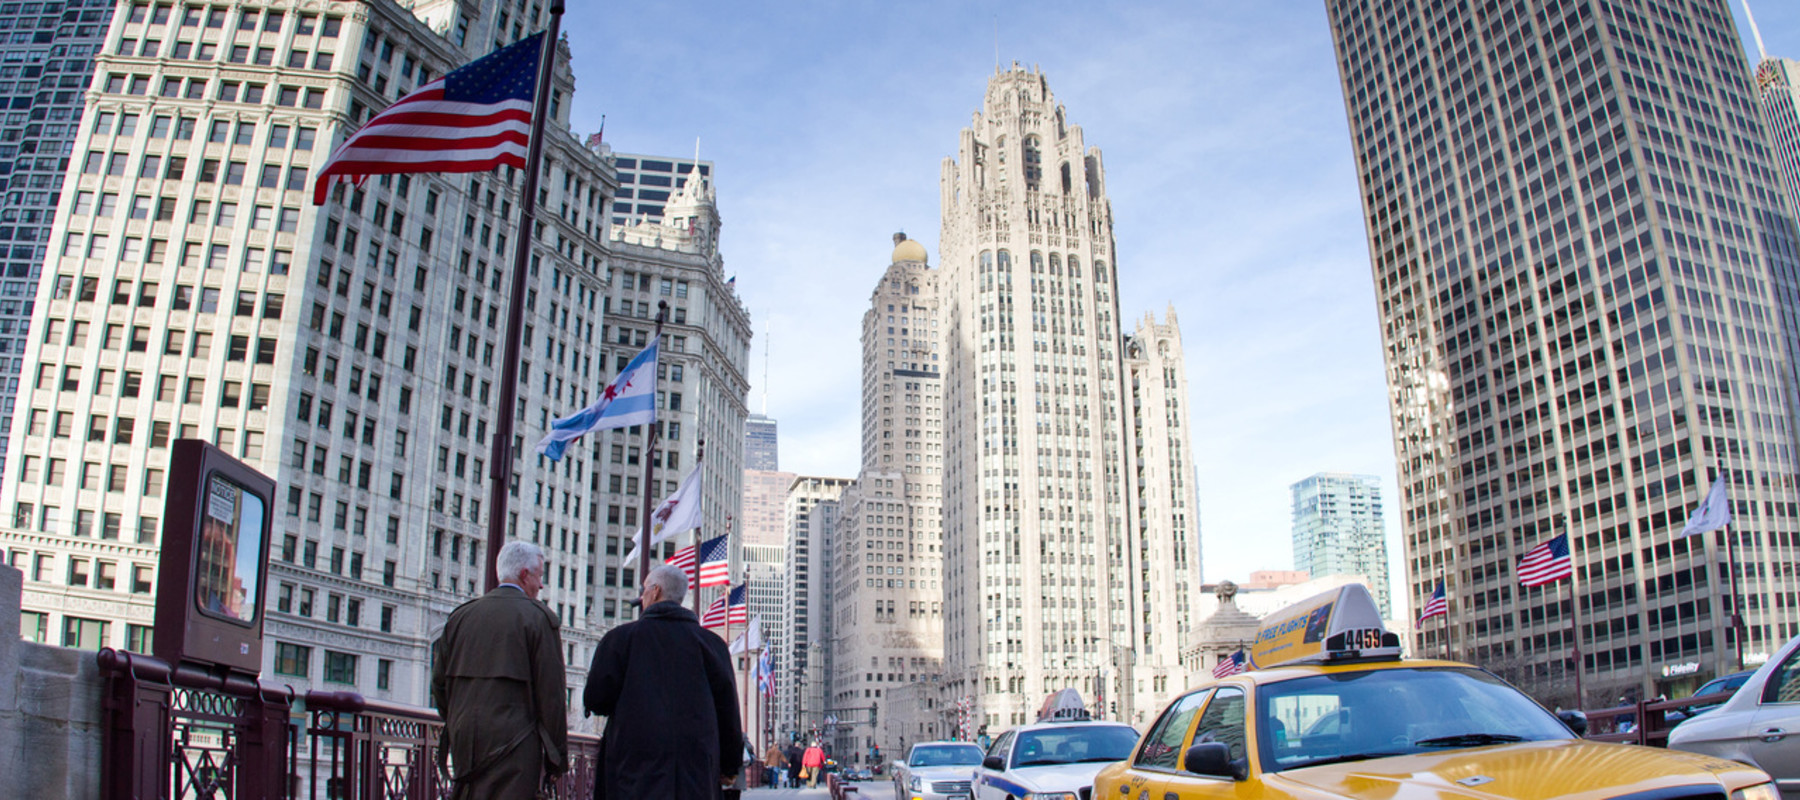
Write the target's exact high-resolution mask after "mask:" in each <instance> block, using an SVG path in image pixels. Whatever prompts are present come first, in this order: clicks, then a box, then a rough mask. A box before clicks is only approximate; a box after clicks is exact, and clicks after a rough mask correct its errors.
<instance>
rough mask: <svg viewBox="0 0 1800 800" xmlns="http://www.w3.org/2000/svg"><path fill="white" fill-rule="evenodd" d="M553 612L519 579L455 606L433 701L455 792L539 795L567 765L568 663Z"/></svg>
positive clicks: (435, 673)
mask: <svg viewBox="0 0 1800 800" xmlns="http://www.w3.org/2000/svg"><path fill="white" fill-rule="evenodd" d="M560 628H561V625H560V624H559V622H558V620H557V618H556V615H555V614H553V613H551V611H550V609H549V608H547V607H545V606H544V604H543V603H540V602H538V601H536V600H533V599H531V598H529V597H526V596H525V593H524V592H523V591H520V590H519V589H518V587H515V586H500V587H496V588H495V589H494V590H493V591H490V592H488V593H487V594H484V595H482V596H480V597H477V598H475V599H474V600H470V601H469V602H467V603H464V604H462V605H461V606H459V607H457V609H456V610H455V611H453V612H451V614H450V621H449V623H447V624H446V625H445V626H444V635H443V638H441V639H439V640H438V641H437V642H435V643H434V644H433V659H432V667H431V700H432V704H433V705H435V706H437V709H438V713H439V714H441V715H442V716H443V718H444V740H443V741H442V742H440V743H439V747H441V748H444V749H445V750H447V751H448V753H449V757H450V770H451V775H452V776H453V778H454V780H455V783H454V788H453V789H452V792H451V796H452V797H453V798H456V800H463V799H464V798H506V799H508V800H510V798H524V799H525V800H530V798H534V797H536V796H537V792H538V788H539V786H540V785H541V783H542V781H543V780H544V778H546V777H553V776H556V775H559V774H561V773H562V772H563V770H565V769H567V768H568V715H567V707H566V706H565V705H564V703H565V701H564V699H563V698H564V693H565V685H566V684H565V681H566V674H567V673H566V668H565V667H564V665H563V652H562V633H561V630H560Z"/></svg>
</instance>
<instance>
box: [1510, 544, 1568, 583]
mask: <svg viewBox="0 0 1800 800" xmlns="http://www.w3.org/2000/svg"><path fill="white" fill-rule="evenodd" d="M1574 573H1575V565H1574V561H1573V560H1572V559H1570V558H1569V535H1568V534H1566V533H1564V534H1559V535H1558V536H1557V537H1556V538H1554V539H1551V540H1550V541H1548V542H1545V543H1543V544H1540V545H1538V546H1537V547H1533V548H1531V549H1530V550H1527V551H1525V557H1524V558H1521V559H1519V582H1520V583H1523V584H1525V585H1526V586H1542V585H1544V584H1546V583H1555V582H1557V581H1560V580H1562V579H1563V578H1567V577H1569V576H1570V575H1573V574H1574Z"/></svg>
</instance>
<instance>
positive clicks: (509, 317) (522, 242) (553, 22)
mask: <svg viewBox="0 0 1800 800" xmlns="http://www.w3.org/2000/svg"><path fill="white" fill-rule="evenodd" d="M562 14H563V0H550V27H549V28H548V29H546V30H545V31H544V43H543V45H542V47H541V48H540V49H539V53H538V75H537V89H536V93H535V94H534V95H532V100H531V143H530V144H529V145H528V146H527V147H526V148H525V186H524V191H523V194H522V195H521V197H520V198H519V227H518V231H517V238H518V240H519V244H518V248H517V249H516V250H515V255H514V257H513V267H512V296H511V297H510V298H509V300H508V304H507V310H506V345H505V351H504V355H502V356H501V359H500V413H499V415H498V418H497V419H495V420H494V444H493V446H492V448H491V449H490V450H489V464H488V467H489V469H488V476H489V481H490V485H489V487H488V537H487V589H488V590H489V591H491V590H493V589H494V588H495V587H497V586H499V585H500V575H499V571H500V569H499V567H500V547H501V545H504V544H505V543H506V523H507V518H508V515H507V508H506V505H507V497H508V496H509V495H510V494H511V493H512V492H511V489H512V474H513V418H514V417H515V416H517V415H518V413H519V409H518V406H519V339H520V335H521V334H522V333H523V332H524V330H525V273H526V267H527V266H528V265H529V264H530V262H531V240H532V236H531V231H532V229H533V228H535V227H537V184H538V170H539V169H541V168H542V167H541V165H542V163H543V159H544V125H545V123H546V122H548V121H549V118H550V82H551V77H552V76H553V75H554V74H555V70H556V40H557V35H558V32H559V31H560V30H561V29H562Z"/></svg>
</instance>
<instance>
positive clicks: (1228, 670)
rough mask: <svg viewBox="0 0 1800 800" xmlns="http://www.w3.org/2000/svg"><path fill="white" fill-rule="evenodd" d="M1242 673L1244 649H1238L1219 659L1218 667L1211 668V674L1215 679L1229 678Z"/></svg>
mask: <svg viewBox="0 0 1800 800" xmlns="http://www.w3.org/2000/svg"><path fill="white" fill-rule="evenodd" d="M1243 671H1244V648H1242V647H1240V648H1238V651H1237V652H1235V653H1232V654H1231V655H1230V656H1227V657H1225V658H1221V659H1219V664H1218V666H1215V667H1213V671H1212V674H1213V677H1215V678H1229V677H1231V676H1233V675H1236V674H1238V673H1240V672H1243Z"/></svg>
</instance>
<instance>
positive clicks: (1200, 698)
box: [1133, 689, 1212, 770]
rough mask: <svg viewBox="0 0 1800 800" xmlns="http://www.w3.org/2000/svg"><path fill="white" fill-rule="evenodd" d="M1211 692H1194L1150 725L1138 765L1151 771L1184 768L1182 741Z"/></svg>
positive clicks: (1139, 751) (1170, 707)
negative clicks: (1182, 762)
mask: <svg viewBox="0 0 1800 800" xmlns="http://www.w3.org/2000/svg"><path fill="white" fill-rule="evenodd" d="M1211 695H1212V690H1210V689H1203V690H1201V691H1198V692H1194V693H1193V694H1190V695H1188V696H1186V697H1183V698H1181V699H1180V700H1177V701H1175V703H1174V704H1173V705H1170V706H1169V710H1167V711H1164V712H1163V715H1162V718H1161V719H1158V720H1157V721H1156V724H1155V725H1152V726H1150V733H1149V734H1148V735H1146V736H1145V737H1144V745H1143V747H1142V748H1140V749H1139V750H1138V755H1137V760H1136V761H1135V762H1133V763H1134V764H1135V765H1136V766H1140V767H1148V768H1150V769H1168V770H1173V769H1178V768H1180V766H1181V763H1180V762H1181V742H1182V740H1184V739H1186V738H1187V732H1188V728H1190V727H1192V726H1193V724H1194V715H1196V714H1199V713H1200V707H1201V706H1203V705H1205V704H1206V698H1207V697H1209V696H1211Z"/></svg>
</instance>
